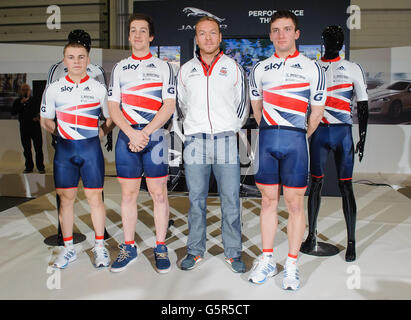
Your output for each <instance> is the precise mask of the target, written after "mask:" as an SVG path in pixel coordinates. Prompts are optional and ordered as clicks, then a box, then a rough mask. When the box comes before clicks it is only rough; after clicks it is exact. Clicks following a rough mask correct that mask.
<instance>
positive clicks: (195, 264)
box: [180, 258, 204, 270]
mask: <svg viewBox="0 0 411 320" xmlns="http://www.w3.org/2000/svg"><path fill="white" fill-rule="evenodd" d="M203 260H204V258H199V259H197V261H196V262H195V263H194V264H193V265H192V266H191V267H189V268H183V267H182V266H181V265H180V268H181V270H193V269H194V268H195V267H196V266H197V265H198V264H199V263H200V262H201V261H203Z"/></svg>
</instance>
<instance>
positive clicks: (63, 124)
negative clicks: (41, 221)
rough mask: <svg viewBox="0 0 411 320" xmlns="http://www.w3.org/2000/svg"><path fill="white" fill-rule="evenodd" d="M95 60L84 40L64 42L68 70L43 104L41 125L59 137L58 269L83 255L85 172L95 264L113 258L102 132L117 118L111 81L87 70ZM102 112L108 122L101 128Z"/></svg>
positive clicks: (50, 88)
mask: <svg viewBox="0 0 411 320" xmlns="http://www.w3.org/2000/svg"><path fill="white" fill-rule="evenodd" d="M89 61H90V59H89V55H88V51H87V48H86V46H85V45H84V44H82V43H71V42H69V43H68V44H67V45H66V46H65V47H64V64H65V65H66V66H67V68H68V74H67V76H65V77H62V78H60V79H59V80H57V81H55V82H53V83H51V84H50V85H49V86H48V87H47V88H46V90H45V91H44V94H43V101H42V105H41V113H40V116H41V118H40V122H41V125H42V127H43V128H45V129H46V130H47V131H49V132H50V133H52V134H54V135H56V136H57V141H58V143H57V145H56V152H55V155H54V170H53V172H54V183H55V186H56V192H57V194H58V196H59V197H60V208H59V218H60V224H61V229H62V234H63V240H64V248H63V249H62V250H61V251H60V253H59V255H58V257H57V259H56V260H55V262H54V266H55V267H57V268H66V267H67V265H68V264H69V263H70V262H72V261H74V260H75V259H76V258H77V255H76V251H75V250H74V246H73V220H74V201H75V198H76V193H77V185H78V182H79V179H80V177H81V179H82V181H83V185H84V192H85V195H86V197H87V200H88V202H89V205H90V208H91V217H92V221H93V226H94V230H95V236H96V241H95V246H94V248H93V253H94V257H95V261H94V264H95V266H96V267H100V266H103V267H107V266H108V265H109V263H110V258H109V254H108V251H107V249H106V248H105V247H104V225H105V216H106V212H105V208H104V204H103V198H102V192H103V183H104V158H103V153H102V150H101V144H100V137H102V136H103V135H105V134H107V133H108V132H109V131H111V129H112V127H113V123H112V121H111V119H110V118H109V114H108V107H107V90H106V87H105V85H103V84H101V83H99V82H98V81H96V80H94V79H91V78H90V77H89V76H88V75H87V64H88V63H89ZM101 113H103V115H104V116H105V118H106V121H105V122H104V123H103V124H102V125H101V126H100V127H99V123H98V120H99V115H100V114H101ZM55 118H57V122H55V120H54V119H55Z"/></svg>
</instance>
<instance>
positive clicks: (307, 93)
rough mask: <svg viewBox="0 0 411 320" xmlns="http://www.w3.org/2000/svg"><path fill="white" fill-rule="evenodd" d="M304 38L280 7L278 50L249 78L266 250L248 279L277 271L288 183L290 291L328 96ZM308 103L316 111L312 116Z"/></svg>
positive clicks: (275, 31) (274, 32)
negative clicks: (301, 46) (316, 136)
mask: <svg viewBox="0 0 411 320" xmlns="http://www.w3.org/2000/svg"><path fill="white" fill-rule="evenodd" d="M299 36H300V30H299V29H298V24H297V18H296V16H295V15H294V14H293V13H292V12H290V11H277V12H276V13H275V14H274V15H273V16H272V18H271V22H270V40H271V41H272V42H273V44H274V48H275V54H274V55H273V56H272V57H270V58H268V59H266V60H264V61H261V62H258V63H257V64H256V65H255V66H254V68H253V70H252V72H251V76H250V97H251V104H252V107H253V111H254V116H255V119H256V121H257V123H258V124H259V129H260V132H259V155H258V157H259V158H258V171H257V173H256V175H255V181H256V184H257V186H258V188H259V190H260V191H261V195H262V202H261V215H260V224H261V236H262V246H263V254H262V255H261V256H260V257H258V258H257V259H256V261H255V263H254V267H253V270H252V272H251V274H250V276H249V280H250V281H251V282H253V283H264V282H265V281H266V280H267V278H268V277H270V276H274V275H275V274H276V273H277V270H276V264H275V262H274V258H273V246H274V238H275V233H276V229H277V224H278V216H277V206H278V201H279V196H280V186H281V185H283V187H284V188H283V191H284V200H285V203H286V205H287V208H288V212H289V218H288V225H287V233H288V245H289V251H288V258H287V261H286V264H285V268H284V278H283V284H282V286H283V288H284V289H291V290H297V289H298V288H299V286H300V281H299V275H298V268H297V266H296V261H297V255H298V252H299V250H300V246H301V242H302V239H303V236H304V230H305V215H304V193H305V190H306V188H307V181H308V146H307V137H309V136H310V135H311V134H312V133H313V132H314V131H315V129H316V128H317V126H318V123H319V122H320V120H321V118H322V115H323V111H324V103H325V98H326V91H325V85H326V82H325V76H324V72H323V71H322V69H321V68H320V66H319V65H318V63H316V62H314V61H312V60H310V59H308V58H307V57H305V56H303V55H301V54H300V53H299V52H298V51H297V50H296V44H295V41H296V40H297V39H298V38H299ZM309 104H310V105H311V113H310V115H309V116H307V111H308V105H309Z"/></svg>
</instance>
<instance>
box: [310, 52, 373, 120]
mask: <svg viewBox="0 0 411 320" xmlns="http://www.w3.org/2000/svg"><path fill="white" fill-rule="evenodd" d="M318 63H319V65H320V66H321V67H322V68H323V70H324V71H325V74H326V78H327V100H326V102H325V110H324V116H323V118H322V120H321V123H326V124H337V123H338V124H341V123H345V124H349V125H352V108H351V101H352V97H353V94H354V92H355V94H356V96H357V101H367V100H368V94H367V84H366V81H365V77H364V73H363V71H362V69H361V66H360V65H359V64H356V63H354V62H350V61H347V60H344V59H341V58H340V57H337V58H336V59H332V60H326V59H324V58H322V59H321V61H318Z"/></svg>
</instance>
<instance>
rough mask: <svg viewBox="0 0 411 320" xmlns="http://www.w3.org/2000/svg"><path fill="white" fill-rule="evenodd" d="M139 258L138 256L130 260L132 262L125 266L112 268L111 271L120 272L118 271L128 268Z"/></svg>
mask: <svg viewBox="0 0 411 320" xmlns="http://www.w3.org/2000/svg"><path fill="white" fill-rule="evenodd" d="M136 260H137V257H135V258H134V259H133V260H130V262H129V263H127V264H126V265H125V266H124V267H121V268H114V269H113V268H110V271H111V272H114V273H118V272H121V271H124V270H125V269H127V267H128V266H129V265H130V264H131V263H133V262H134V261H136Z"/></svg>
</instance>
